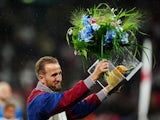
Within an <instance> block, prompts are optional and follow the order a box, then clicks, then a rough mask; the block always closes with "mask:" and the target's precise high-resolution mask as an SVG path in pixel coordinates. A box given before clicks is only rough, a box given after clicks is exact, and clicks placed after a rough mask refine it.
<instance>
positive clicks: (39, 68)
mask: <svg viewBox="0 0 160 120" xmlns="http://www.w3.org/2000/svg"><path fill="white" fill-rule="evenodd" d="M49 63H58V64H59V62H58V60H57V59H56V58H54V57H52V56H44V57H41V58H40V59H39V60H38V61H37V62H36V64H35V73H36V76H37V77H38V75H39V74H45V70H44V66H45V64H49Z"/></svg>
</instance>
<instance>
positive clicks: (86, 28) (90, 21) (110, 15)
mask: <svg viewBox="0 0 160 120" xmlns="http://www.w3.org/2000/svg"><path fill="white" fill-rule="evenodd" d="M141 19H142V14H141V13H140V12H139V11H138V10H136V9H135V8H133V9H131V10H123V9H121V10H119V11H118V9H115V8H111V7H110V6H109V5H107V4H105V3H101V4H99V5H98V6H94V7H93V8H90V9H87V10H84V9H79V10H75V11H74V12H73V13H72V16H71V21H70V22H71V24H72V25H73V27H70V28H69V29H68V31H67V34H66V39H67V41H68V44H69V45H70V43H71V42H72V43H73V47H74V49H75V54H77V55H80V56H84V57H85V58H88V56H90V55H92V56H95V57H96V58H101V57H102V58H104V57H105V58H107V59H110V58H111V57H112V56H113V53H116V54H117V55H119V56H120V55H121V53H123V50H124V49H123V48H124V47H127V48H128V49H129V48H132V47H135V48H136V49H134V50H135V51H134V53H137V48H138V47H140V45H139V44H138V42H137V39H136V35H135V34H136V32H139V28H140V25H141ZM70 39H71V40H70Z"/></svg>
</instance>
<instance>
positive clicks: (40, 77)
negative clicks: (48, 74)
mask: <svg viewBox="0 0 160 120" xmlns="http://www.w3.org/2000/svg"><path fill="white" fill-rule="evenodd" d="M38 79H39V81H40V82H41V83H42V84H45V77H44V75H43V74H39V76H38Z"/></svg>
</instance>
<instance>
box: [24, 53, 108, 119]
mask: <svg viewBox="0 0 160 120" xmlns="http://www.w3.org/2000/svg"><path fill="white" fill-rule="evenodd" d="M107 71H108V61H107V60H105V59H104V60H102V61H100V62H99V63H98V64H97V66H96V68H95V70H94V72H93V73H92V74H91V75H90V76H89V77H87V78H86V79H85V80H80V81H79V82H78V83H76V84H75V86H74V87H73V88H71V89H69V90H66V91H64V92H61V88H62V86H61V82H62V70H61V66H60V64H59V62H58V60H57V59H56V58H53V57H51V56H45V57H42V58H40V59H39V60H38V61H37V63H36V65H35V73H36V75H37V78H38V80H39V82H38V84H37V86H36V88H35V89H33V91H32V92H31V94H30V96H29V97H28V99H27V114H28V119H29V120H48V119H49V118H50V117H51V116H53V115H55V114H58V113H61V112H63V111H65V113H66V118H67V119H68V120H75V119H79V118H83V117H85V116H86V115H88V114H89V113H91V112H93V110H95V109H96V108H97V107H98V106H99V105H100V103H101V102H102V100H103V99H105V97H106V96H107V94H108V92H109V89H108V87H106V88H103V89H102V90H101V91H99V92H98V93H94V94H91V95H89V96H88V97H86V98H85V97H84V96H86V94H87V93H88V92H89V89H90V88H91V87H92V86H93V85H94V84H95V82H96V81H97V80H98V79H99V78H100V77H101V76H102V75H103V73H104V72H107Z"/></svg>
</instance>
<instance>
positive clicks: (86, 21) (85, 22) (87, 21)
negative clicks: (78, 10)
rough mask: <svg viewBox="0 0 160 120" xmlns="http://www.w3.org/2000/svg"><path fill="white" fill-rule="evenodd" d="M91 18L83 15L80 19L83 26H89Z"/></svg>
mask: <svg viewBox="0 0 160 120" xmlns="http://www.w3.org/2000/svg"><path fill="white" fill-rule="evenodd" d="M91 19H92V17H91V16H90V15H85V16H83V17H82V23H83V25H84V26H86V25H88V24H90V21H91Z"/></svg>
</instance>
